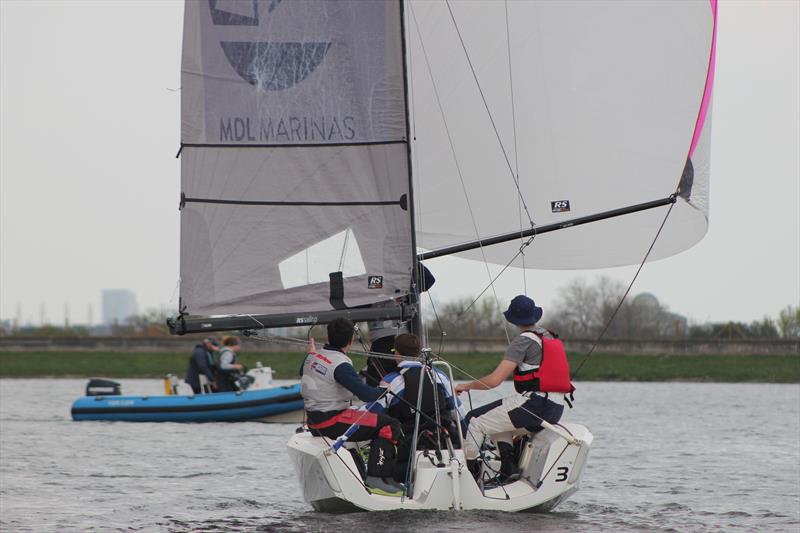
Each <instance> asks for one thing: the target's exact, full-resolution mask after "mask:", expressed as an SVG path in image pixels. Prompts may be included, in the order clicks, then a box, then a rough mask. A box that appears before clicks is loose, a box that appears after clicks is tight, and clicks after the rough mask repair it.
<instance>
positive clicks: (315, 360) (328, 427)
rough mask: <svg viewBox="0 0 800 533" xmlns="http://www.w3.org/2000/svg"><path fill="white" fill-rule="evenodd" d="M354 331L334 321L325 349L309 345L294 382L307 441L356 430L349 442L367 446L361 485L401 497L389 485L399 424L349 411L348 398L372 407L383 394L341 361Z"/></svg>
mask: <svg viewBox="0 0 800 533" xmlns="http://www.w3.org/2000/svg"><path fill="white" fill-rule="evenodd" d="M354 329H355V328H354V326H353V323H352V322H351V321H350V320H347V319H346V318H337V319H335V320H333V321H332V322H331V323H330V324H328V344H326V345H325V346H324V347H323V348H322V349H319V350H318V349H317V348H316V345H315V343H314V339H311V340H310V341H309V346H308V354H307V355H306V358H305V361H304V362H303V366H302V368H301V375H302V379H301V382H300V383H301V385H300V387H301V390H300V392H301V394H302V395H303V401H304V404H305V409H306V413H307V416H308V428H309V430H310V431H311V433H312V434H313V435H317V436H324V437H328V438H331V439H335V438H338V437H339V436H341V435H343V434H344V433H345V432H346V431H347V430H348V429H349V428H350V427H351V426H352V425H353V424H357V426H358V428H357V429H356V430H355V432H354V433H352V434H351V435H350V440H351V441H363V440H372V444H371V447H370V452H369V460H368V462H367V478H366V485H367V486H368V487H370V488H371V489H372V490H373V492H378V493H381V494H385V495H391V496H401V495H402V494H403V486H402V485H399V484H397V483H395V482H394V480H393V479H392V476H393V475H394V465H395V457H396V453H397V450H396V445H397V442H398V440H399V439H400V437H401V436H402V431H401V429H400V423H399V422H398V421H397V420H395V419H394V418H392V417H390V416H388V415H385V414H383V413H373V412H370V411H369V410H367V409H365V408H353V407H351V400H352V399H353V397H354V396H355V397H357V398H358V399H360V400H362V401H364V402H374V401H376V400H378V399H380V398H381V397H382V396H383V395H384V393H385V389H382V388H380V387H370V386H369V385H366V384H365V383H364V382H363V381H362V380H361V379H360V378H359V377H358V374H357V373H356V370H355V368H353V362H352V361H351V360H350V358H349V357H348V356H347V352H348V351H349V350H350V348H351V347H352V345H353V332H354Z"/></svg>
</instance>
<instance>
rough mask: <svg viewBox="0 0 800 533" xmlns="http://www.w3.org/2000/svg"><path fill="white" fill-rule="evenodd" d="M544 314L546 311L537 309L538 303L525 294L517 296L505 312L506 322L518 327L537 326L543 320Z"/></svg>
mask: <svg viewBox="0 0 800 533" xmlns="http://www.w3.org/2000/svg"><path fill="white" fill-rule="evenodd" d="M542 314H544V310H543V309H542V308H541V307H536V302H534V301H533V300H531V299H530V298H528V297H527V296H525V295H524V294H520V295H519V296H515V297H514V299H513V300H511V303H510V304H508V310H507V311H504V312H503V316H505V317H506V320H508V321H509V322H511V323H512V324H515V325H517V326H528V325H530V324H536V323H537V322H539V319H541V318H542Z"/></svg>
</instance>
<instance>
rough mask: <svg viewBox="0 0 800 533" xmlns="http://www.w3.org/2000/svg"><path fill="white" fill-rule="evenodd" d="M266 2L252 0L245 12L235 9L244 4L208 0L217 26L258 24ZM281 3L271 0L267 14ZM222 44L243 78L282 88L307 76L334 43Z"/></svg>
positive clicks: (239, 42) (235, 68)
mask: <svg viewBox="0 0 800 533" xmlns="http://www.w3.org/2000/svg"><path fill="white" fill-rule="evenodd" d="M262 3H263V4H266V0H264V1H263V2H259V0H252V9H246V10H244V11H246V12H241V11H242V10H241V9H238V10H234V9H235V8H236V7H238V6H240V5H241V4H238V3H236V4H234V3H232V2H226V1H225V0H208V5H209V8H210V11H211V21H212V22H213V24H214V25H215V26H256V27H257V26H258V25H259V10H258V8H259V5H260V4H262ZM229 4H230V6H229ZM280 4H281V0H270V2H269V6H268V8H267V14H269V13H272V12H273V11H274V10H275V9H276V8H277V7H278V5H280ZM223 6H224V8H223ZM248 7H249V6H248ZM225 8H227V9H225ZM219 44H220V45H221V46H222V51H223V52H224V53H225V57H226V58H227V59H228V62H229V63H230V64H231V66H232V67H233V69H234V70H235V71H236V73H237V74H238V75H239V76H240V77H241V78H242V79H243V80H245V81H246V82H247V83H249V84H251V85H254V86H256V87H260V88H262V89H265V90H268V91H282V90H284V89H288V88H290V87H293V86H294V85H296V84H298V83H300V82H301V81H303V80H304V79H306V78H307V77H308V75H309V74H311V73H312V72H314V70H315V69H316V68H317V67H318V66H319V65H320V63H322V60H323V59H324V58H325V54H327V53H328V49H330V47H331V43H330V42H258V41H256V42H247V41H221V42H220V43H219Z"/></svg>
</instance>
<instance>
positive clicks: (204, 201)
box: [182, 197, 406, 207]
mask: <svg viewBox="0 0 800 533" xmlns="http://www.w3.org/2000/svg"><path fill="white" fill-rule="evenodd" d="M182 202H183V203H185V204H186V203H197V204H228V205H276V206H306V205H307V206H359V205H399V206H400V207H403V206H404V205H405V204H406V201H405V200H404V199H403V198H401V199H400V200H386V201H375V202H288V201H272V200H264V201H262V200H223V199H219V198H188V197H187V198H183V199H182Z"/></svg>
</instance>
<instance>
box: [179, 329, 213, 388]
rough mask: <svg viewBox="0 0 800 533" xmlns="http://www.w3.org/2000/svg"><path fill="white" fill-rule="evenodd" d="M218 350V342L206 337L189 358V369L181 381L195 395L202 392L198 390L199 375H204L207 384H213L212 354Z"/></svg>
mask: <svg viewBox="0 0 800 533" xmlns="http://www.w3.org/2000/svg"><path fill="white" fill-rule="evenodd" d="M217 350H219V341H218V340H217V338H216V337H206V338H205V339H203V342H202V343H200V344H198V345H196V346H195V347H194V350H192V355H191V357H189V367H188V368H187V369H186V377H185V378H184V379H183V380H184V381H185V382H186V383H188V384H189V386H191V387H192V390H193V391H194V393H195V394H200V393H201V392H204V391H203V390H201V388H200V375H201V374H202V375H204V376H205V377H206V378H207V379H208V382H209V383H214V379H215V372H214V370H215V368H216V364H215V363H214V352H216V351H217Z"/></svg>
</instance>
